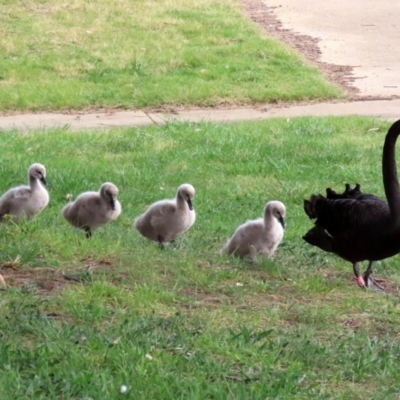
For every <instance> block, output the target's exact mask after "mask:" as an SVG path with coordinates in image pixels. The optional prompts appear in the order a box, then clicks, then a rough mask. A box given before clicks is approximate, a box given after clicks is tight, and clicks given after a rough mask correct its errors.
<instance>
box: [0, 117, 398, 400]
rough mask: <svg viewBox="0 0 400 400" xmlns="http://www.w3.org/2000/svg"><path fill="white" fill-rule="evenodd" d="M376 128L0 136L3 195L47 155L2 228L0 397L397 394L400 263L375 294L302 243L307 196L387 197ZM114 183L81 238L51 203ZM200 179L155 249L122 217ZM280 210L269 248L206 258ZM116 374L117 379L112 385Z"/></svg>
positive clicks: (332, 123) (312, 124) (381, 130)
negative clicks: (29, 215)
mask: <svg viewBox="0 0 400 400" xmlns="http://www.w3.org/2000/svg"><path fill="white" fill-rule="evenodd" d="M388 126H389V124H388V123H387V122H385V121H381V120H376V119H368V118H358V117H352V118H337V117H336V118H299V119H288V120H282V119H274V120H268V121H263V122H245V123H239V124H232V125H223V124H211V123H205V122H204V123H200V124H193V123H178V122H174V121H171V122H170V123H168V124H167V125H165V126H151V127H145V128H126V129H113V130H109V131H101V132H80V133H72V132H69V131H68V129H67V128H65V129H58V130H48V131H38V132H27V133H19V132H16V131H15V132H2V134H1V135H0V147H1V149H2V153H1V156H0V171H1V176H2V179H1V181H0V193H2V192H3V191H5V190H6V189H8V188H9V187H11V186H13V185H15V184H19V183H23V182H25V180H26V174H27V169H28V167H29V165H30V164H31V163H32V162H41V163H43V164H44V165H45V166H46V167H47V171H48V176H47V178H48V181H49V191H50V204H49V206H48V207H47V208H46V209H45V210H44V211H43V213H42V214H41V215H39V216H37V218H35V219H34V220H33V221H28V222H27V221H23V222H22V223H20V224H18V225H15V224H11V223H10V224H2V225H1V226H0V265H1V268H0V272H1V274H2V275H3V276H4V278H5V279H6V282H7V283H8V285H9V287H8V289H7V290H2V291H1V292H0V295H1V304H2V307H1V308H0V332H1V341H0V371H1V374H0V398H1V399H5V400H8V399H18V400H20V399H89V398H90V399H123V398H126V399H151V398H153V399H171V400H172V399H173V400H175V399H199V400H200V399H221V400H225V399H341V400H342V399H348V400H356V399H360V400H362V399H374V400H384V399H385V400H387V399H397V398H398V395H399V392H400V381H399V377H398V370H399V357H400V346H399V343H398V326H399V323H400V316H399V315H400V314H399V306H400V302H399V297H398V291H397V287H398V285H399V284H400V275H399V271H400V260H399V258H398V257H393V258H391V259H389V260H385V261H383V262H380V263H377V265H376V268H375V273H376V276H377V277H379V278H381V279H382V280H383V285H384V286H385V287H386V289H387V290H386V292H385V293H375V292H371V291H362V290H360V289H359V288H358V287H357V285H356V284H355V282H354V278H353V276H352V268H351V265H350V263H347V262H344V261H342V260H340V259H339V258H337V257H335V256H333V255H329V254H326V253H323V252H322V251H319V250H318V249H315V248H312V247H311V246H309V245H307V244H306V243H305V242H303V241H302V239H301V236H302V235H303V234H304V233H305V232H306V231H307V230H308V229H309V228H310V227H311V226H312V221H310V220H309V219H308V218H307V216H306V215H305V214H304V211H303V209H302V203H303V199H304V198H307V196H310V195H311V194H312V193H319V192H320V193H324V191H325V188H326V187H327V186H330V187H332V188H333V189H336V190H341V189H342V188H343V187H344V183H346V182H350V183H355V182H358V183H360V184H361V185H362V186H361V187H362V189H363V190H365V191H366V192H371V193H375V194H377V195H381V196H383V187H382V177H381V171H380V168H381V166H380V163H381V152H382V144H383V139H384V135H385V133H386V131H387V128H388ZM105 181H111V182H113V183H115V184H116V185H117V186H118V188H119V190H120V196H119V199H120V201H121V204H122V209H123V211H122V214H121V216H120V217H119V218H118V219H117V220H116V221H114V222H112V223H110V224H109V225H107V226H105V227H103V228H101V229H100V230H98V231H95V233H94V235H93V237H92V239H90V240H86V239H85V237H84V232H82V231H80V230H78V229H75V228H73V227H72V226H70V225H69V224H67V223H66V222H65V221H64V220H63V219H62V217H61V216H60V210H61V208H62V207H63V205H64V204H65V202H66V200H65V196H66V194H67V193H73V194H74V195H77V194H78V193H80V192H82V191H85V190H97V189H98V188H99V187H100V185H101V184H102V183H103V182H105ZM183 182H189V183H191V184H192V185H193V186H194V187H195V188H196V198H195V201H194V206H195V209H196V212H197V221H196V223H195V225H194V226H193V227H192V228H191V229H190V230H189V231H188V232H187V233H186V234H184V235H183V236H182V237H181V238H180V239H178V241H177V242H176V243H175V245H171V246H167V248H166V249H165V250H161V249H160V248H159V247H158V245H157V244H156V243H154V242H150V241H147V240H146V239H145V238H143V237H141V236H140V235H139V234H138V233H137V232H136V231H135V230H134V229H133V227H132V222H133V219H134V218H135V217H136V216H137V215H139V214H140V213H142V212H143V211H144V210H145V208H146V207H147V206H148V205H149V204H150V203H151V202H153V201H155V200H158V199H161V198H169V197H173V196H174V194H175V191H176V188H177V187H178V185H179V184H181V183H183ZM271 199H277V200H281V201H283V202H284V203H285V204H286V207H287V228H286V231H285V237H284V240H283V242H282V244H281V245H280V247H279V248H278V251H277V254H276V256H275V257H274V258H273V259H263V260H261V261H259V262H257V263H252V264H250V263H248V262H245V261H240V260H236V259H234V258H230V257H227V256H220V255H218V250H219V249H220V248H221V247H222V245H223V244H224V242H225V240H226V239H227V238H228V237H229V235H230V234H231V233H232V232H233V230H234V229H235V227H236V226H237V225H239V224H240V223H243V222H244V221H245V220H247V219H252V218H256V217H259V216H260V215H261V213H262V210H263V207H264V205H265V203H266V201H268V200H271ZM123 385H124V386H126V392H125V393H120V391H121V387H122V386H123Z"/></svg>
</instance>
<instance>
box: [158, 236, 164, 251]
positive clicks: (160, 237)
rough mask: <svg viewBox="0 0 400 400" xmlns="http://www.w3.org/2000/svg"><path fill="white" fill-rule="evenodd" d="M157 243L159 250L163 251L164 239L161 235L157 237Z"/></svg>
mask: <svg viewBox="0 0 400 400" xmlns="http://www.w3.org/2000/svg"><path fill="white" fill-rule="evenodd" d="M157 239H158V243H159V245H160V249H161V250H164V243H163V242H164V238H163V237H162V236H161V235H157Z"/></svg>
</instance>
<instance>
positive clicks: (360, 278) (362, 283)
mask: <svg viewBox="0 0 400 400" xmlns="http://www.w3.org/2000/svg"><path fill="white" fill-rule="evenodd" d="M353 271H354V275H355V276H356V281H357V285H358V286H359V287H360V288H363V289H365V286H366V285H365V281H364V277H363V276H362V275H361V272H360V268H359V267H358V265H357V263H356V262H355V263H353Z"/></svg>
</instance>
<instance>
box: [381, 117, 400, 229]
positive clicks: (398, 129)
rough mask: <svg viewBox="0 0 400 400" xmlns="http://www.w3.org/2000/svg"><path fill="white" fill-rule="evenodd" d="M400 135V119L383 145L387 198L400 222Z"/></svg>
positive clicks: (383, 171)
mask: <svg viewBox="0 0 400 400" xmlns="http://www.w3.org/2000/svg"><path fill="white" fill-rule="evenodd" d="M399 135H400V120H398V121H396V122H395V123H394V124H393V125H392V126H391V127H390V129H389V131H388V133H387V135H386V138H385V144H384V145H383V156H382V174H383V186H384V188H385V194H386V199H387V201H388V204H389V209H390V214H391V216H392V218H393V219H394V220H395V221H396V222H398V223H400V186H399V180H398V178H397V165H396V141H397V137H398V136H399Z"/></svg>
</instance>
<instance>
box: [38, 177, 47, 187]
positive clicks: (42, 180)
mask: <svg viewBox="0 0 400 400" xmlns="http://www.w3.org/2000/svg"><path fill="white" fill-rule="evenodd" d="M40 182H42V183H43V185H45V186H47V181H46V178H45V177H44V176H42V177H41V178H40Z"/></svg>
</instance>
